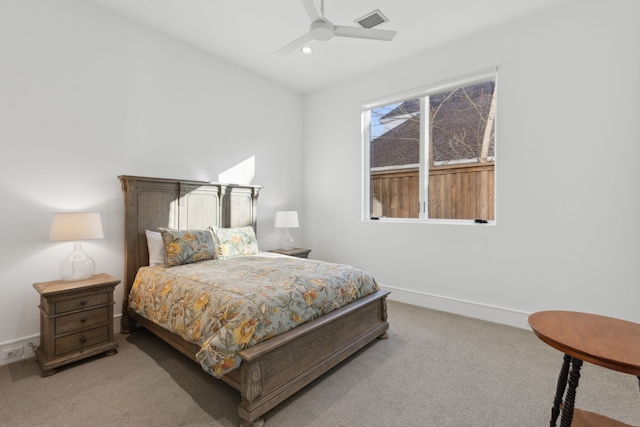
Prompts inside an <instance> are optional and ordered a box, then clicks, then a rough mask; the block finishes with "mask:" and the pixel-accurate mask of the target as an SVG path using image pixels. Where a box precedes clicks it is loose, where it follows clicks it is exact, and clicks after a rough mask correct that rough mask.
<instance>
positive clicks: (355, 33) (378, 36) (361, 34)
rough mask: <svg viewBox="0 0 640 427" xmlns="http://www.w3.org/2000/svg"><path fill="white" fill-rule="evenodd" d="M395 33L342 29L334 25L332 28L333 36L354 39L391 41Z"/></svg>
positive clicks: (355, 28) (352, 28)
mask: <svg viewBox="0 0 640 427" xmlns="http://www.w3.org/2000/svg"><path fill="white" fill-rule="evenodd" d="M396 33H397V31H389V30H374V29H372V28H357V27H343V26H341V25H336V26H335V28H334V36H336V37H353V38H356V39H369V40H385V41H391V40H393V38H394V37H395V35H396Z"/></svg>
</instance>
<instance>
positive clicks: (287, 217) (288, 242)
mask: <svg viewBox="0 0 640 427" xmlns="http://www.w3.org/2000/svg"><path fill="white" fill-rule="evenodd" d="M298 227H299V225H298V211H277V212H276V228H284V235H283V236H282V243H281V244H280V249H285V250H289V249H293V248H294V247H295V242H294V240H293V237H292V236H291V234H289V229H290V228H298Z"/></svg>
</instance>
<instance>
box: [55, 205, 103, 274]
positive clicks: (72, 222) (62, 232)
mask: <svg viewBox="0 0 640 427" xmlns="http://www.w3.org/2000/svg"><path fill="white" fill-rule="evenodd" d="M103 237H104V234H103V232H102V221H101V219H100V214H99V213H97V212H91V213H59V214H55V215H54V216H53V218H52V219H51V230H50V231H49V240H54V241H60V240H72V241H73V252H71V255H69V256H68V257H67V258H65V259H64V261H62V264H60V270H59V271H60V277H61V278H62V279H63V280H70V281H71V280H83V279H88V278H89V277H91V276H92V275H93V273H94V272H95V270H96V264H95V262H94V261H93V259H92V258H91V257H90V256H89V255H87V254H86V253H84V252H83V251H82V242H81V240H89V239H102V238H103Z"/></svg>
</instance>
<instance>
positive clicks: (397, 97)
mask: <svg viewBox="0 0 640 427" xmlns="http://www.w3.org/2000/svg"><path fill="white" fill-rule="evenodd" d="M490 80H494V81H495V82H496V86H495V90H496V91H497V90H498V67H492V68H487V69H483V70H480V71H476V72H473V73H470V74H465V75H463V76H459V77H455V78H451V79H447V80H443V81H440V82H436V83H432V84H428V85H425V86H421V87H418V88H415V89H410V90H407V91H403V92H400V93H397V94H394V95H389V96H385V97H382V98H377V99H374V100H371V101H366V102H363V103H362V116H361V126H362V131H361V135H362V145H361V159H362V163H361V169H362V173H361V176H362V183H361V190H360V194H361V198H362V211H361V220H362V221H371V222H400V223H420V224H455V225H482V226H487V225H496V221H497V209H496V208H497V206H496V201H497V190H496V189H497V178H498V175H497V167H496V170H495V171H494V187H495V188H494V198H493V204H494V217H495V218H494V219H493V220H489V221H487V222H486V223H482V224H477V223H476V222H475V221H474V220H473V219H443V218H427V212H428V209H427V206H426V204H427V202H428V201H427V197H428V194H427V191H428V188H429V173H424V171H427V170H428V168H427V162H428V159H426V158H425V157H426V156H425V152H426V150H424V147H423V144H424V141H425V139H424V135H427V132H428V128H427V127H428V126H429V120H427V119H426V117H425V114H426V111H427V110H428V109H427V108H426V99H428V97H429V96H430V95H433V94H437V93H440V92H445V91H447V90H451V89H455V88H459V87H465V86H471V85H474V84H476V83H482V82H486V81H490ZM418 98H419V99H420V114H421V116H420V140H421V142H420V144H421V149H420V182H419V191H420V195H419V200H420V215H419V217H418V218H371V201H370V200H371V197H370V192H371V188H370V184H371V157H370V148H371V134H370V132H371V114H370V111H371V110H373V109H376V108H379V107H384V106H385V105H390V104H394V103H399V102H403V101H407V100H410V99H418ZM496 116H497V103H496ZM494 126H497V120H496V122H495V123H494ZM497 135H498V132H497V127H496V128H495V137H494V138H495V144H494V159H497V147H498V144H497ZM496 165H497V162H496Z"/></svg>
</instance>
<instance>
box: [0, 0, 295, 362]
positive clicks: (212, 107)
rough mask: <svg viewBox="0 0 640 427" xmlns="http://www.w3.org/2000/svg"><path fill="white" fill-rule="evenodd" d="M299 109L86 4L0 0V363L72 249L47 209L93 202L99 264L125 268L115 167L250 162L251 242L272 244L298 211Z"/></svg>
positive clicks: (205, 57) (110, 269) (286, 94)
mask: <svg viewBox="0 0 640 427" xmlns="http://www.w3.org/2000/svg"><path fill="white" fill-rule="evenodd" d="M302 106H303V98H302V96H301V95H300V94H298V93H296V92H294V91H291V90H289V89H285V88H283V87H281V86H279V85H276V84H274V83H272V82H270V81H268V80H265V79H263V78H261V77H258V76H256V75H254V74H251V73H249V72H246V71H244V70H243V69H240V68H238V67H236V66H234V65H232V64H229V63H227V62H224V61H222V60H219V59H216V58H215V57H212V56H211V55H209V54H205V53H204V52H202V51H199V50H196V49H194V48H191V47H189V46H187V45H184V44H182V43H180V42H177V41H175V40H173V39H171V38H168V37H166V36H163V35H161V34H159V33H156V32H153V31H151V30H149V29H147V28H145V27H142V26H140V25H137V24H133V23H132V22H130V21H127V20H126V19H124V18H121V17H119V16H117V15H115V14H112V13H111V12H108V11H106V10H103V9H102V8H100V7H98V6H96V5H93V4H92V3H89V2H85V1H79V0H56V1H50V0H20V1H16V0H0V144H1V147H2V150H1V154H0V156H1V157H0V158H1V165H0V200H1V203H2V209H1V211H2V213H1V218H2V220H1V221H0V235H1V236H2V241H3V244H2V246H1V247H0V364H4V363H6V362H7V361H6V360H3V359H2V357H3V354H2V351H1V350H3V349H6V348H11V347H14V346H16V345H24V343H25V342H28V341H32V342H34V343H37V339H38V336H39V330H40V325H39V315H40V313H39V310H38V308H37V306H38V303H39V298H38V294H37V292H36V291H35V289H34V288H33V286H32V284H33V283H35V282H41V281H49V280H56V279H58V277H59V276H58V265H59V263H60V262H61V261H62V259H63V258H64V257H65V256H67V255H68V254H69V253H70V252H71V248H72V244H71V243H66V242H49V241H48V232H49V224H50V220H51V216H52V214H53V213H55V212H63V211H75V210H79V211H99V212H100V213H101V214H102V221H103V226H104V232H105V238H104V239H102V240H95V241H88V242H86V243H85V244H84V247H85V249H86V251H87V252H88V253H89V254H90V255H91V256H92V257H93V258H94V259H95V261H96V264H97V270H98V271H100V272H106V273H109V274H111V275H113V276H115V277H118V278H122V277H123V272H124V255H123V248H124V237H123V234H124V231H123V230H124V222H123V221H124V219H123V215H124V199H123V195H122V192H121V189H120V182H119V181H118V179H117V176H118V175H121V174H126V175H141V176H156V177H167V178H180V179H196V180H207V181H217V180H218V176H219V174H221V173H223V172H225V171H228V170H229V169H231V168H233V167H234V166H236V165H237V164H239V163H241V162H243V161H245V160H247V159H253V161H254V164H255V176H254V177H253V178H252V179H247V180H246V181H247V182H250V183H253V184H259V185H263V186H264V189H263V190H262V192H261V195H260V199H259V211H260V219H259V222H258V229H259V244H260V246H261V248H262V249H269V248H273V247H278V244H279V243H278V242H279V237H280V234H281V230H277V231H276V230H275V229H274V227H273V221H274V217H275V211H276V210H279V209H287V210H288V209H292V210H302V184H301V176H302V169H301V162H300V158H301V156H302V146H301V143H300V141H301V139H302V136H303V129H302ZM282 117H289V118H290V120H289V121H288V122H287V123H286V125H283V123H282ZM249 163H251V162H249ZM237 181H238V180H235V179H234V180H233V182H237ZM292 233H298V230H292ZM300 236H301V234H300ZM299 240H300V241H301V237H300V238H299ZM122 288H123V286H122V285H119V286H118V287H117V288H116V294H115V297H116V301H117V304H116V307H115V310H116V313H120V312H121V311H122V304H121V301H122V294H123V293H122ZM26 350H29V348H28V347H27V348H26Z"/></svg>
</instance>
